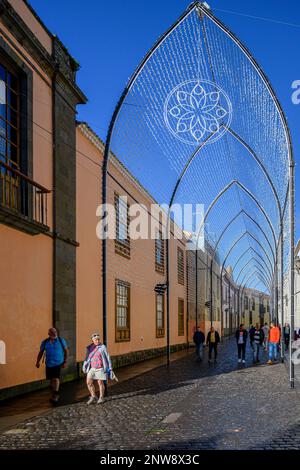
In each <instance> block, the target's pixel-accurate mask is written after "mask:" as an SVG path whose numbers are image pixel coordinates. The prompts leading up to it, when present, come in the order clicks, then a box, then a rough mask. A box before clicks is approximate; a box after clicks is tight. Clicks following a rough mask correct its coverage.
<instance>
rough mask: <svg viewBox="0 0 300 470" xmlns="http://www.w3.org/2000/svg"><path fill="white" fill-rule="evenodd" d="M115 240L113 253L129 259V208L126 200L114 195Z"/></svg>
mask: <svg viewBox="0 0 300 470" xmlns="http://www.w3.org/2000/svg"><path fill="white" fill-rule="evenodd" d="M115 211H116V239H115V252H116V253H118V254H119V255H122V256H125V258H130V239H129V206H128V204H127V198H126V197H124V196H120V195H119V194H117V193H115Z"/></svg>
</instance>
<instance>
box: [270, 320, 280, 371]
mask: <svg viewBox="0 0 300 470" xmlns="http://www.w3.org/2000/svg"><path fill="white" fill-rule="evenodd" d="M279 342H280V329H279V327H278V326H276V325H275V323H273V322H272V323H271V324H270V332H269V360H268V364H273V361H274V360H275V361H276V360H277V352H278V345H279Z"/></svg>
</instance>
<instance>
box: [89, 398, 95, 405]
mask: <svg viewBox="0 0 300 470" xmlns="http://www.w3.org/2000/svg"><path fill="white" fill-rule="evenodd" d="M96 400H97V397H90V398H89V399H88V401H87V405H91V404H92V403H95V401H96Z"/></svg>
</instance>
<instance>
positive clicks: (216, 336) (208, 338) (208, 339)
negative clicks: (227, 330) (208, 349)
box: [206, 331, 220, 344]
mask: <svg viewBox="0 0 300 470" xmlns="http://www.w3.org/2000/svg"><path fill="white" fill-rule="evenodd" d="M210 334H211V332H210V331H209V332H208V335H207V339H206V342H207V343H208V344H209V343H210ZM215 338H216V343H217V344H218V343H219V342H220V335H219V333H218V332H217V331H215Z"/></svg>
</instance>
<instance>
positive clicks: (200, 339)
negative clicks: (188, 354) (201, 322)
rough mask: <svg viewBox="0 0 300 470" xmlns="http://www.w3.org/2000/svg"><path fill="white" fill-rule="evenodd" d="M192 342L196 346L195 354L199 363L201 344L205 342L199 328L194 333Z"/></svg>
mask: <svg viewBox="0 0 300 470" xmlns="http://www.w3.org/2000/svg"><path fill="white" fill-rule="evenodd" d="M193 341H194V343H195V345H196V354H197V357H198V359H199V360H200V361H202V359H203V344H204V342H205V335H204V333H203V332H202V331H201V329H200V326H198V327H197V330H196V331H195V334H194V337H193Z"/></svg>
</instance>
